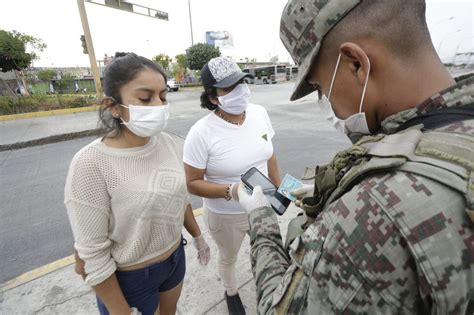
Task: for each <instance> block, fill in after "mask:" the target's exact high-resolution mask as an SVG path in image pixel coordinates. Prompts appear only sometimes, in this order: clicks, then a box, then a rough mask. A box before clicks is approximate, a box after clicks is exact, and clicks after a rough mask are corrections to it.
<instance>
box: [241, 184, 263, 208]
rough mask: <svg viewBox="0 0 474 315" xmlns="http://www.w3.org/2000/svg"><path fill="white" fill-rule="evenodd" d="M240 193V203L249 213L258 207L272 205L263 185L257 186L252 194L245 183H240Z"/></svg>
mask: <svg viewBox="0 0 474 315" xmlns="http://www.w3.org/2000/svg"><path fill="white" fill-rule="evenodd" d="M238 194H239V202H240V205H241V206H242V208H244V210H245V211H247V212H248V213H250V212H251V211H252V210H254V209H257V208H261V207H271V205H270V201H268V199H267V197H265V195H264V194H263V192H262V187H261V186H256V187H255V188H254V189H253V193H252V195H250V194H249V192H248V191H247V188H246V187H245V185H244V183H240V185H239V191H238Z"/></svg>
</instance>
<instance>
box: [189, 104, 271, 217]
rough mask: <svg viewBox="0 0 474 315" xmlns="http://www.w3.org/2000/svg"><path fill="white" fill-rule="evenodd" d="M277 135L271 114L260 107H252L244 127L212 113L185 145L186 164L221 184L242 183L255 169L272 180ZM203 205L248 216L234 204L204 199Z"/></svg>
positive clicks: (205, 118)
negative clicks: (271, 120)
mask: <svg viewBox="0 0 474 315" xmlns="http://www.w3.org/2000/svg"><path fill="white" fill-rule="evenodd" d="M274 135H275V132H274V131H273V128H272V124H271V122H270V118H269V117H268V114H267V111H266V110H265V108H263V107H262V106H260V105H255V104H249V106H248V107H247V110H246V118H245V121H244V123H243V124H242V125H241V126H237V125H234V124H231V123H229V122H227V121H225V120H223V119H222V118H220V117H218V116H217V115H216V114H215V113H214V112H212V113H210V114H209V115H207V116H206V117H204V118H202V119H200V120H199V121H197V122H196V123H195V124H194V126H192V127H191V130H190V131H189V133H188V135H187V137H186V141H185V142H184V154H183V160H184V163H186V164H188V165H190V166H192V167H194V168H197V169H205V170H206V172H205V174H204V179H205V180H207V181H209V182H212V183H217V184H232V183H238V182H240V176H241V175H242V174H244V173H245V172H246V171H247V170H249V169H250V168H251V167H256V168H257V169H258V170H259V171H261V172H262V173H263V174H264V175H267V176H268V166H267V162H268V160H269V159H270V158H271V157H272V155H273V144H272V141H271V139H272V138H273V136H274ZM203 203H204V207H205V208H207V209H208V210H210V211H212V212H215V213H220V214H237V213H244V212H245V211H244V210H243V209H242V208H241V206H240V204H239V203H238V202H237V201H234V200H231V201H227V200H225V199H224V198H219V199H209V198H203Z"/></svg>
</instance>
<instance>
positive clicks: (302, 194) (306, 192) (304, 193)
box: [290, 184, 314, 208]
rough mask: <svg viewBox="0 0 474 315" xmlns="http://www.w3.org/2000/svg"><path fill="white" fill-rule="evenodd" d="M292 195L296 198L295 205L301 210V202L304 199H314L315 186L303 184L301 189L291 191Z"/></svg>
mask: <svg viewBox="0 0 474 315" xmlns="http://www.w3.org/2000/svg"><path fill="white" fill-rule="evenodd" d="M290 194H292V195H293V196H295V197H296V201H295V205H296V206H297V207H299V208H301V206H302V205H301V200H302V199H303V198H307V197H312V196H313V194H314V185H309V184H303V186H301V187H300V188H296V189H295V190H293V191H291V192H290Z"/></svg>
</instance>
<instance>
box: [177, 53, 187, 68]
mask: <svg viewBox="0 0 474 315" xmlns="http://www.w3.org/2000/svg"><path fill="white" fill-rule="evenodd" d="M174 59H176V63H177V64H178V65H179V66H180V67H181V68H182V69H186V67H187V66H188V65H187V63H186V55H185V54H179V55H176V56H175V57H174Z"/></svg>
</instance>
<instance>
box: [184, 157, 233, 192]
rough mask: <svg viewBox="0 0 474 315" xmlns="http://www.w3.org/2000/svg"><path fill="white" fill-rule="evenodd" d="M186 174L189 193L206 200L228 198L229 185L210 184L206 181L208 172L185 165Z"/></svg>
mask: <svg viewBox="0 0 474 315" xmlns="http://www.w3.org/2000/svg"><path fill="white" fill-rule="evenodd" d="M184 172H185V174H186V185H187V187H188V191H189V193H191V194H193V195H196V196H199V197H204V198H214V199H217V198H225V197H226V196H227V191H228V187H229V185H230V184H231V183H229V184H228V185H222V184H214V183H209V182H207V181H205V180H204V173H205V172H206V170H205V169H204V170H201V169H198V168H195V167H192V166H190V165H188V164H186V163H184Z"/></svg>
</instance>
